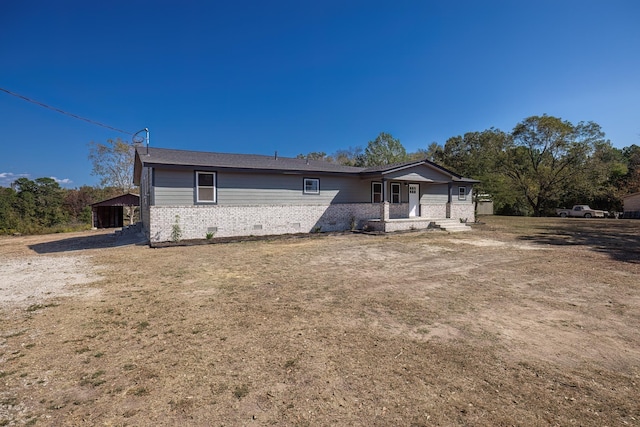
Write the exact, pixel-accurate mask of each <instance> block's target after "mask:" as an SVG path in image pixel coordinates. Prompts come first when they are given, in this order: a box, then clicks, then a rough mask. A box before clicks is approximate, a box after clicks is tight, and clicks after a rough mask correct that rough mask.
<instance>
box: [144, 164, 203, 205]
mask: <svg viewBox="0 0 640 427" xmlns="http://www.w3.org/2000/svg"><path fill="white" fill-rule="evenodd" d="M194 177H195V172H194V171H188V170H168V169H155V171H154V177H153V178H154V186H153V192H154V201H155V205H156V206H190V205H193V204H194V203H193V201H194V194H195V193H194V187H193V186H194V182H195V178H194Z"/></svg>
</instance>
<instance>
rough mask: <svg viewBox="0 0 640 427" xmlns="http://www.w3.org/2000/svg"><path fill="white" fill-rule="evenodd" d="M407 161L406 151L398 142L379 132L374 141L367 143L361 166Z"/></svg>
mask: <svg viewBox="0 0 640 427" xmlns="http://www.w3.org/2000/svg"><path fill="white" fill-rule="evenodd" d="M408 160H409V156H408V155H407V150H405V148H404V146H403V145H402V144H401V143H400V140H399V139H396V138H394V137H393V136H391V135H390V134H388V133H385V132H380V135H378V136H377V137H376V139H374V140H373V141H369V144H368V145H367V148H366V149H365V150H364V157H363V161H364V165H363V166H379V165H389V164H393V163H401V162H406V161H408Z"/></svg>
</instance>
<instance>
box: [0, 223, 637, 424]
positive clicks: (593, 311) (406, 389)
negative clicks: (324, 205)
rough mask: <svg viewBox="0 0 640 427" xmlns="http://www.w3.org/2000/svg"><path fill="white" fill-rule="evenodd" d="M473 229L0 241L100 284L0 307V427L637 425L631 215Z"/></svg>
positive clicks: (4, 248) (22, 255) (17, 255)
mask: <svg viewBox="0 0 640 427" xmlns="http://www.w3.org/2000/svg"><path fill="white" fill-rule="evenodd" d="M486 221H487V224H484V225H480V226H476V227H475V228H476V230H475V231H474V232H473V233H466V234H455V235H450V234H446V233H442V232H418V233H408V234H398V235H388V236H366V235H345V236H325V237H319V238H318V237H315V238H311V239H291V240H276V241H260V242H246V243H232V244H220V245H205V246H193V247H176V248H164V249H149V248H147V247H144V246H136V245H126V246H121V247H111V245H107V244H103V245H100V243H99V239H98V238H97V237H96V236H95V235H90V236H88V237H86V238H87V239H89V241H91V242H93V244H92V245H88V244H82V243H83V242H82V239H83V236H82V235H77V236H74V238H73V239H69V241H68V242H66V243H65V242H64V241H62V242H60V241H59V240H60V239H64V238H65V236H40V237H33V238H21V239H10V238H5V239H2V240H0V256H2V257H3V258H6V259H7V260H8V261H7V262H9V261H10V262H16V261H17V260H21V259H22V260H24V261H25V262H27V261H29V260H32V259H34V258H38V257H49V258H56V257H59V258H61V259H68V258H69V257H74V256H78V257H83V258H82V259H86V258H87V257H88V258H89V260H90V262H91V263H92V264H93V265H94V266H95V267H97V269H96V270H95V271H94V272H93V273H92V274H97V275H99V276H100V278H99V279H98V281H97V282H94V283H90V284H85V283H82V284H75V285H70V286H72V288H73V289H74V290H77V291H78V294H76V295H71V294H69V290H68V289H67V294H65V295H66V296H56V295H55V294H52V295H50V298H49V299H47V300H43V301H37V302H35V303H31V304H30V305H22V306H17V305H6V306H5V307H4V308H3V309H2V313H1V314H2V319H3V320H2V328H1V330H2V335H1V337H0V384H2V385H3V387H2V388H0V425H24V424H35V425H81V424H82V425H98V424H99V425H362V426H372V425H414V426H420V425H560V426H565V425H582V426H586V425H593V426H603V425H611V426H613V425H638V424H640V409H639V405H638V389H639V388H638V382H639V381H640V378H639V376H640V335H639V334H638V330H639V329H640V310H639V308H640V281H639V280H638V277H639V273H640V254H639V252H638V248H639V247H640V237H639V235H640V233H639V232H640V221H635V222H633V221H627V220H619V221H615V220H570V219H565V220H560V219H531V218H529V219H526V218H499V217H495V218H487V219H486ZM78 239H80V240H78ZM92 239H93V240H92ZM92 247H96V249H91V248H92ZM34 250H35V252H34ZM36 252H38V253H36ZM45 252H47V253H45ZM2 262H4V261H2ZM2 262H0V263H2ZM0 287H1V286H0ZM87 289H92V290H93V291H92V292H89V291H87ZM29 307H33V309H29Z"/></svg>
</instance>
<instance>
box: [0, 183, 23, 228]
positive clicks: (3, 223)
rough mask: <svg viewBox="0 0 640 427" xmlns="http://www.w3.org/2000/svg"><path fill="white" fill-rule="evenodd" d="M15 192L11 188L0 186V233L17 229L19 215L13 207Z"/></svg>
mask: <svg viewBox="0 0 640 427" xmlns="http://www.w3.org/2000/svg"><path fill="white" fill-rule="evenodd" d="M15 204H16V192H15V190H14V189H13V188H6V187H0V234H3V233H10V232H12V231H13V230H17V229H18V226H19V225H20V217H19V215H18V214H17V212H16V209H15Z"/></svg>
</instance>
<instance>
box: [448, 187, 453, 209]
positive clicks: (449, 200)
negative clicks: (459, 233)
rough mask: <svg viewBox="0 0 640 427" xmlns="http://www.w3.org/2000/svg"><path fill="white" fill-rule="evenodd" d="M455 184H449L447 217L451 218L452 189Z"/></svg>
mask: <svg viewBox="0 0 640 427" xmlns="http://www.w3.org/2000/svg"><path fill="white" fill-rule="evenodd" d="M452 188H453V185H452V184H451V183H449V184H448V186H447V218H451V189H452Z"/></svg>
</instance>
